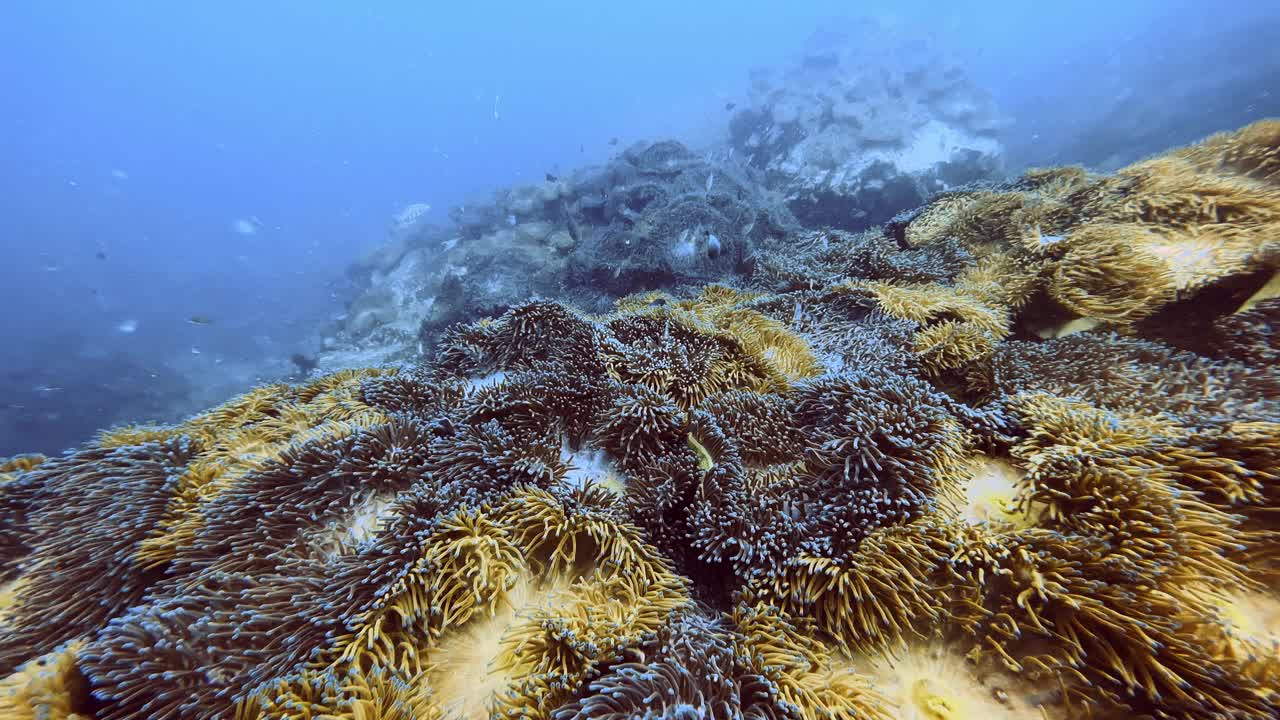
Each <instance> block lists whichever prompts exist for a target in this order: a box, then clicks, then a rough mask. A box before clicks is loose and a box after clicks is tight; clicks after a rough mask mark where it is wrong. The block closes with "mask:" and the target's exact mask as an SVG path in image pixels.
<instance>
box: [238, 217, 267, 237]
mask: <svg viewBox="0 0 1280 720" xmlns="http://www.w3.org/2000/svg"><path fill="white" fill-rule="evenodd" d="M261 227H262V221H261V220H259V219H258V218H257V217H251V218H247V219H246V218H237V219H236V220H232V221H231V232H233V233H236V234H237V235H246V236H247V235H257V234H258V229H259V228H261Z"/></svg>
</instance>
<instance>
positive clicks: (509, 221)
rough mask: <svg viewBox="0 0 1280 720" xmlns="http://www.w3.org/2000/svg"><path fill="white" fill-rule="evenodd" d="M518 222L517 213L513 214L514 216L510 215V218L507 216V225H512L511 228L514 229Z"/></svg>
mask: <svg viewBox="0 0 1280 720" xmlns="http://www.w3.org/2000/svg"><path fill="white" fill-rule="evenodd" d="M516 222H517V221H516V216H515V213H512V214H510V215H508V216H507V224H508V225H510V226H512V227H515V225H516Z"/></svg>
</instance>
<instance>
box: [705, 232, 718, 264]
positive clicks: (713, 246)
mask: <svg viewBox="0 0 1280 720" xmlns="http://www.w3.org/2000/svg"><path fill="white" fill-rule="evenodd" d="M707 257H709V258H711V259H712V260H715V259H716V258H718V257H720V238H718V237H716V236H715V235H712V234H711V233H707Z"/></svg>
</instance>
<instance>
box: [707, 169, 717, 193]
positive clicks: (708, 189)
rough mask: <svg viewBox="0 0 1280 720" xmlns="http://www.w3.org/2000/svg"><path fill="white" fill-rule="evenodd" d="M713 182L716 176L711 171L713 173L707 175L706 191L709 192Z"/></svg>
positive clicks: (714, 182)
mask: <svg viewBox="0 0 1280 720" xmlns="http://www.w3.org/2000/svg"><path fill="white" fill-rule="evenodd" d="M715 184H716V176H715V174H714V173H713V174H711V175H708V176H707V192H711V188H712V187H713V186H714V185H715Z"/></svg>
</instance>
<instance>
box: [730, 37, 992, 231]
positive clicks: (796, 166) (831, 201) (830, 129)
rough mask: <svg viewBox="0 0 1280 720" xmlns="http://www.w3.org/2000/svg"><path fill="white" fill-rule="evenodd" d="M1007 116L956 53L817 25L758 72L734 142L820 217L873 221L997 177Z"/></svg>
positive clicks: (852, 224) (807, 212)
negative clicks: (789, 60) (783, 61)
mask: <svg viewBox="0 0 1280 720" xmlns="http://www.w3.org/2000/svg"><path fill="white" fill-rule="evenodd" d="M1006 124H1007V120H1006V119H1005V118H1004V117H1003V116H1002V115H1001V114H1000V112H999V111H998V109H997V108H996V106H995V103H994V101H993V100H992V99H991V97H990V96H989V95H988V94H987V93H985V92H984V91H983V90H981V89H980V88H978V87H977V86H976V85H975V84H973V83H972V82H971V81H970V80H969V79H968V78H967V77H966V75H965V73H964V71H963V70H962V69H961V68H960V67H959V66H958V65H956V64H954V63H951V62H949V61H947V60H946V59H945V58H944V57H942V56H941V55H940V54H938V53H937V52H936V51H933V50H931V49H929V48H927V47H921V46H919V44H918V43H915V42H911V41H908V39H907V38H905V37H904V36H902V35H900V34H898V33H897V32H895V31H894V30H892V29H891V28H888V27H883V26H879V25H876V24H874V23H866V24H863V25H860V26H858V27H855V28H854V29H853V30H851V31H849V32H840V31H830V32H824V33H819V34H816V35H814V36H813V37H812V38H811V39H810V41H809V44H808V46H807V47H806V48H805V50H804V52H803V53H802V54H801V55H800V57H799V58H797V59H796V61H795V62H794V63H793V64H791V65H790V66H788V67H786V68H784V69H780V70H759V71H756V72H754V73H753V74H752V77H751V85H750V89H749V92H748V102H747V103H746V106H745V107H743V108H742V109H741V110H739V111H738V112H737V114H735V116H734V117H733V119H732V121H731V124H730V144H731V145H732V147H733V149H734V151H735V152H736V153H738V154H740V155H741V156H742V157H744V158H746V159H747V162H748V163H749V164H750V165H751V166H752V167H755V168H759V169H760V170H762V171H764V172H765V175H766V178H767V182H768V185H769V186H770V187H771V188H775V189H777V190H778V191H779V192H781V193H782V194H783V195H784V196H785V197H786V200H787V205H788V207H789V208H790V209H791V210H792V212H793V213H794V214H795V215H796V217H797V218H799V219H800V221H801V222H802V223H804V224H806V225H809V226H824V225H825V226H830V227H835V228H841V229H846V230H861V229H864V228H867V227H870V226H872V225H875V224H878V223H882V222H884V221H886V220H888V219H889V218H890V217H892V216H893V215H895V214H897V213H898V212H900V211H902V210H904V209H907V208H910V207H914V206H916V205H919V204H920V203H921V202H923V201H924V200H925V199H926V198H928V197H929V196H930V195H931V194H932V193H934V192H937V191H939V190H944V189H947V188H949V187H954V186H957V185H962V184H965V183H968V182H972V181H975V180H981V179H987V178H989V177H992V176H993V175H994V174H995V173H996V172H997V171H998V170H999V168H1000V165H1001V158H1002V156H1003V152H1004V151H1003V147H1002V145H1001V143H1000V141H999V139H998V137H997V133H998V131H999V130H1000V129H1001V128H1002V127H1003V126H1004V125H1006Z"/></svg>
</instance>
